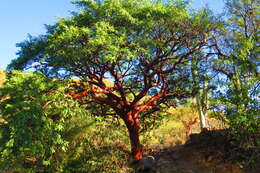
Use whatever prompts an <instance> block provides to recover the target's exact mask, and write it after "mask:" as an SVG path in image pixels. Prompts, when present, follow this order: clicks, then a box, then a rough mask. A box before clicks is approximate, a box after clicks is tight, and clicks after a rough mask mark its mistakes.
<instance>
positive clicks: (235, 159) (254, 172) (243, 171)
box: [152, 130, 260, 173]
mask: <svg viewBox="0 0 260 173" xmlns="http://www.w3.org/2000/svg"><path fill="white" fill-rule="evenodd" d="M225 134H226V130H215V131H206V132H202V133H200V134H192V135H191V136H190V137H191V138H190V140H189V141H187V143H186V144H184V145H181V146H175V147H170V148H165V149H163V150H161V151H158V152H155V153H153V154H152V155H153V156H154V157H155V159H156V171H157V172H158V173H259V172H260V164H259V163H260V153H259V148H254V149H249V150H243V149H241V148H238V147H237V145H233V144H234V143H235V142H234V141H233V140H232V139H230V138H228V137H227V136H226V135H225Z"/></svg>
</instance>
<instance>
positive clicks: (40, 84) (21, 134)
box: [0, 71, 80, 169]
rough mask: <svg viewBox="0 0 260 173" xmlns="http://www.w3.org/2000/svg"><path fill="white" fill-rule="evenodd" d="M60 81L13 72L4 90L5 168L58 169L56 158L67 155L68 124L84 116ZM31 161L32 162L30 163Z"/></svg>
mask: <svg viewBox="0 0 260 173" xmlns="http://www.w3.org/2000/svg"><path fill="white" fill-rule="evenodd" d="M63 88H64V87H62V85H60V84H59V82H58V81H55V80H50V79H47V78H46V77H45V76H44V75H43V74H42V73H39V72H37V73H29V72H28V73H22V72H18V71H12V72H11V73H10V74H8V78H7V79H6V82H5V85H4V87H3V88H1V98H2V100H1V106H0V112H1V114H2V118H3V120H4V121H3V122H2V123H1V126H0V127H1V128H0V129H1V133H2V137H1V146H0V150H1V155H0V166H1V168H2V169H3V168H16V167H18V168H19V167H22V165H24V164H26V162H33V163H37V165H41V166H42V167H43V168H44V169H45V168H46V169H47V168H48V169H51V166H50V165H53V166H54V165H55V164H57V163H55V154H56V153H59V152H61V151H65V150H66V149H67V146H68V141H66V140H65V139H64V138H63V137H62V133H63V131H64V129H65V127H64V122H65V120H66V119H68V118H69V117H70V116H73V115H75V114H77V113H79V112H80V109H79V107H78V106H77V103H76V102H74V101H73V100H71V99H70V98H68V97H67V96H66V95H64V94H63ZM30 160H31V161H30Z"/></svg>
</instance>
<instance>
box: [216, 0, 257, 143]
mask: <svg viewBox="0 0 260 173" xmlns="http://www.w3.org/2000/svg"><path fill="white" fill-rule="evenodd" d="M226 8H227V14H228V16H229V18H228V21H227V23H226V25H227V28H226V30H225V31H222V32H221V34H222V35H221V39H220V41H219V42H218V46H219V47H218V53H219V55H220V56H219V59H218V60H217V61H216V63H215V67H214V68H215V70H216V71H218V72H220V75H221V77H220V79H222V80H221V82H222V83H221V84H222V85H221V90H219V91H218V93H216V98H218V99H217V100H218V101H217V102H216V104H215V106H216V107H215V108H217V110H218V111H219V112H220V110H222V111H221V112H223V113H224V114H225V115H226V117H227V119H228V120H229V124H230V128H231V132H232V134H233V135H234V136H235V137H236V138H237V139H239V140H240V141H241V145H242V146H244V147H246V148H247V147H252V146H259V144H260V141H259V139H257V138H258V137H259V136H260V129H259V125H260V119H259V100H258V98H259V89H260V88H259V74H258V70H259V68H258V67H257V64H258V62H257V60H256V59H257V52H258V51H257V47H258V45H257V40H258V39H259V38H258V37H259V34H258V32H259V31H258V30H257V18H256V15H257V9H259V3H257V1H255V0H251V1H247V0H239V1H234V0H228V1H227V5H226ZM230 35H231V36H232V37H230ZM223 79H224V80H223Z"/></svg>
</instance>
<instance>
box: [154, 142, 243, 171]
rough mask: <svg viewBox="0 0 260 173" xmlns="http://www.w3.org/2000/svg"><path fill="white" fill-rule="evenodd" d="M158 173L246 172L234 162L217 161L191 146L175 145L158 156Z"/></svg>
mask: <svg viewBox="0 0 260 173" xmlns="http://www.w3.org/2000/svg"><path fill="white" fill-rule="evenodd" d="M156 160H157V166H156V170H157V172H158V173H244V172H243V171H242V170H241V169H239V168H238V167H237V166H235V165H232V164H223V163H222V164H221V163H217V162H215V161H214V160H213V158H211V157H210V156H209V157H208V158H205V156H204V155H202V154H201V153H199V152H197V151H194V150H193V149H192V148H189V147H184V146H182V147H173V148H170V149H167V150H166V151H163V152H160V153H159V154H158V155H157V156H156Z"/></svg>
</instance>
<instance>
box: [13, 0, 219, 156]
mask: <svg viewBox="0 0 260 173" xmlns="http://www.w3.org/2000/svg"><path fill="white" fill-rule="evenodd" d="M75 4H76V5H78V7H79V8H80V12H78V13H74V15H73V16H72V17H71V18H69V19H61V20H60V21H59V22H57V23H56V24H55V25H53V26H48V27H47V30H48V31H47V33H46V34H45V35H42V36H39V37H36V38H34V37H30V38H29V40H26V41H24V42H23V43H20V44H19V46H20V47H21V51H20V52H19V57H18V58H17V59H16V60H14V61H13V62H12V63H11V65H10V66H9V70H11V69H25V68H32V67H33V68H35V69H36V70H40V71H42V72H44V73H45V74H46V75H48V76H57V77H60V76H62V77H67V76H77V77H78V78H80V79H81V80H80V83H81V86H82V88H81V90H80V91H79V92H78V93H74V94H72V95H73V97H74V98H81V99H84V97H86V96H90V97H91V100H90V101H88V103H89V102H95V103H98V104H100V105H107V106H108V107H109V108H110V110H111V112H112V113H113V114H114V116H119V117H120V118H122V120H123V121H124V123H125V125H126V127H127V129H128V132H129V136H130V142H131V150H132V156H133V158H135V159H141V158H142V147H141V144H140V141H139V131H140V116H141V113H143V112H146V113H145V114H142V115H145V116H148V115H149V114H150V113H152V112H155V111H157V110H159V109H160V107H159V106H160V105H162V104H164V103H166V102H167V100H169V99H171V102H172V104H173V105H175V104H176V101H178V100H180V99H184V98H186V97H188V95H189V94H190V92H191V91H187V90H185V89H184V87H185V85H186V83H185V82H184V81H185V78H183V76H185V75H184V74H185V73H186V72H185V70H186V67H185V64H186V63H188V61H189V57H190V56H192V55H193V54H194V53H196V52H200V51H202V50H204V49H205V50H206V49H207V48H208V47H209V46H210V45H208V41H209V40H210V39H211V34H210V33H211V31H213V30H214V29H215V28H216V25H217V24H216V23H214V22H211V21H209V20H204V19H203V18H200V17H193V16H191V15H189V13H188V10H187V2H185V1H169V2H167V3H162V2H160V1H158V2H153V1H135V0H128V1H126V0H106V1H102V2H100V1H89V0H80V1H76V2H75ZM198 21H201V22H198ZM106 81H110V82H111V83H112V86H111V85H108V83H107V82H106ZM111 112H110V115H111Z"/></svg>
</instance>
